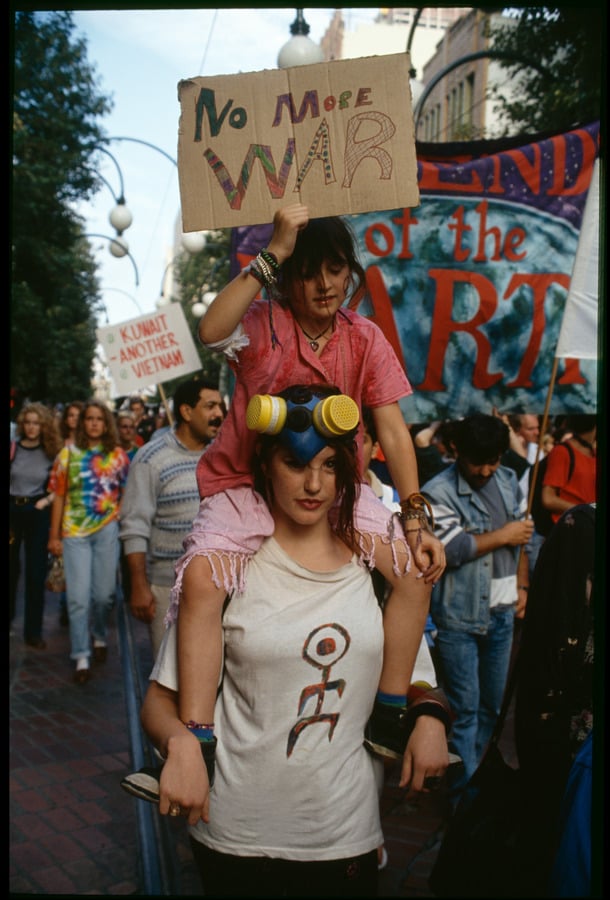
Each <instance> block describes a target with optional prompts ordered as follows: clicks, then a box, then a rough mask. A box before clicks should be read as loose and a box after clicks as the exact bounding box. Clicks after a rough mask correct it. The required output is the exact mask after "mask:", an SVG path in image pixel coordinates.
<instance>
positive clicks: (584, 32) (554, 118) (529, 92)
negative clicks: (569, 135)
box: [490, 5, 606, 133]
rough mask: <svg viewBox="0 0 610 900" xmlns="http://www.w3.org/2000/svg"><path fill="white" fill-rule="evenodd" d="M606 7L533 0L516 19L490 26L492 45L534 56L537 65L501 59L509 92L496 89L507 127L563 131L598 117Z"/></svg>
mask: <svg viewBox="0 0 610 900" xmlns="http://www.w3.org/2000/svg"><path fill="white" fill-rule="evenodd" d="M603 9H604V8H603V7H602V6H600V7H585V8H583V7H580V6H577V5H575V6H565V7H544V6H529V7H525V8H523V9H518V10H514V11H513V13H514V16H515V18H516V21H514V22H513V23H511V24H510V25H501V26H496V27H492V28H491V29H490V39H491V46H492V47H493V49H494V50H498V51H501V52H503V53H506V54H513V55H517V56H519V57H520V58H521V59H526V60H532V61H533V62H535V63H536V65H537V66H538V67H539V68H533V67H531V66H530V67H527V68H523V65H522V64H518V63H507V62H503V63H502V65H503V67H504V68H506V69H507V70H508V72H509V74H510V75H511V77H512V79H513V81H512V85H511V92H510V96H509V95H508V94H507V95H504V94H502V93H501V91H500V90H499V89H498V88H496V89H495V90H492V94H493V97H494V100H495V101H496V104H497V105H496V110H497V112H498V113H499V115H500V118H501V120H502V122H503V123H504V124H505V132H506V133H508V131H509V130H510V131H512V132H513V133H515V132H517V133H534V132H545V131H549V130H551V129H552V130H557V131H564V130H566V131H567V130H568V129H570V128H573V127H574V126H577V125H586V124H589V123H590V122H595V121H597V120H598V119H599V118H600V113H601V90H602V84H603V75H602V72H603V66H602V42H603V41H604V40H605V34H606V28H605V23H604V19H605V14H604V11H603Z"/></svg>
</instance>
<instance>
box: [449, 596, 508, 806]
mask: <svg viewBox="0 0 610 900" xmlns="http://www.w3.org/2000/svg"><path fill="white" fill-rule="evenodd" d="M514 623H515V608H514V606H508V607H507V606H500V607H496V608H495V609H492V610H491V616H490V623H489V628H488V631H487V634H471V633H470V632H467V631H447V630H446V629H444V628H439V629H438V633H437V635H436V651H437V653H438V657H439V660H440V665H441V676H442V678H441V680H442V687H443V689H444V691H445V693H446V695H447V699H448V701H449V705H450V706H451V709H452V710H453V712H454V714H455V720H454V722H453V728H452V734H451V740H450V743H451V745H452V748H453V750H454V751H455V752H456V753H457V754H458V755H459V756H461V757H462V760H463V761H464V768H463V770H462V768H461V766H460V767H459V769H460V771H459V772H458V773H457V774H456V778H455V781H454V782H453V783H452V784H451V785H450V788H451V790H452V792H454V793H458V792H459V791H460V790H461V788H463V787H464V786H465V785H466V783H467V782H468V781H469V779H470V778H471V777H472V775H474V773H475V771H476V768H477V766H478V764H479V763H480V761H481V758H482V756H483V751H484V750H485V748H486V746H487V743H488V741H489V739H490V737H491V733H492V731H493V728H494V725H495V723H496V720H497V718H498V714H499V712H500V707H501V706H502V697H503V696H504V688H505V686H506V678H507V675H508V667H509V664H510V655H511V647H512V643H513V630H514ZM456 768H457V767H456Z"/></svg>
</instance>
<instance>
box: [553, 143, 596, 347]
mask: <svg viewBox="0 0 610 900" xmlns="http://www.w3.org/2000/svg"><path fill="white" fill-rule="evenodd" d="M598 301H599V159H596V160H595V163H594V166H593V174H592V176H591V185H590V187H589V193H588V194H587V199H586V202H585V209H584V213H583V217H582V225H581V229H580V236H579V238H578V247H577V249H576V257H575V259H574V268H573V270H572V278H571V280H570V290H569V291H568V297H567V300H566V306H565V310H564V313H563V320H562V322H561V330H560V332H559V340H558V341H557V350H556V351H555V356H556V357H558V358H559V359H565V358H566V357H569V358H570V359H597V307H598Z"/></svg>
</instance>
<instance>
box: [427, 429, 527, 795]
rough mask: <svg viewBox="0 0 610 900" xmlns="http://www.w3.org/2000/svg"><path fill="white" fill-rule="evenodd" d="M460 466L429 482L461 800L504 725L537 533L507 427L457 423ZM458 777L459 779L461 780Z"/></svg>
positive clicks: (441, 656) (443, 665)
mask: <svg viewBox="0 0 610 900" xmlns="http://www.w3.org/2000/svg"><path fill="white" fill-rule="evenodd" d="M451 443H452V447H453V449H454V451H455V454H456V461H455V462H454V463H452V464H451V465H450V466H449V467H448V468H447V469H444V470H443V471H442V472H440V473H439V474H438V475H435V476H434V478H431V479H430V480H429V481H427V482H426V484H425V485H424V487H423V488H422V493H423V494H424V496H425V497H426V498H427V500H428V501H429V502H430V503H431V505H432V509H433V512H434V522H435V534H436V536H437V537H438V538H440V540H441V541H442V543H443V544H444V547H445V554H446V558H447V569H446V571H445V573H444V575H443V577H442V578H441V579H440V581H439V583H438V584H437V585H436V586H435V587H434V589H433V591H432V599H431V602H430V613H431V615H432V619H433V621H434V624H435V626H436V629H437V634H436V639H435V647H436V653H437V659H438V661H439V665H440V670H441V671H440V672H439V682H440V684H441V686H442V688H443V689H444V691H445V693H446V695H447V699H448V700H449V705H450V706H451V709H452V711H453V713H454V715H455V719H454V722H453V730H452V737H451V741H450V750H452V752H454V753H456V754H457V755H458V756H461V758H462V759H463V761H464V768H463V769H461V770H460V771H459V772H457V771H456V772H455V775H453V773H450V777H449V781H450V792H451V795H452V797H451V799H452V801H453V803H454V804H455V803H457V801H458V799H459V794H460V793H461V790H462V788H463V787H464V786H465V784H466V783H467V782H468V780H469V779H470V778H471V776H472V775H473V774H474V772H475V770H476V768H477V766H478V764H479V762H480V761H481V758H482V756H483V752H484V750H485V747H486V746H487V743H488V741H489V738H490V737H491V733H492V731H493V727H494V725H495V723H496V720H497V717H498V714H499V712H500V706H501V704H502V697H503V695H504V687H505V684H506V678H507V674H508V668H509V663H510V658H511V649H512V643H513V631H514V622H515V614H516V613H519V612H522V610H523V609H524V608H525V603H526V601H527V589H528V585H529V578H528V560H527V555H526V553H521V554H520V549H521V547H523V546H524V545H526V544H527V543H528V541H529V539H530V538H531V536H532V532H533V528H534V525H533V522H532V521H531V519H529V520H526V519H525V512H526V508H527V499H526V497H525V496H524V494H523V492H522V490H521V488H520V487H519V483H518V481H517V476H516V474H515V472H514V471H513V470H512V469H509V468H507V467H505V466H502V465H501V463H500V460H501V457H502V454H503V453H504V452H505V451H506V450H507V448H508V444H509V430H508V426H507V425H506V424H505V423H504V422H503V421H502V419H500V418H497V417H496V416H490V415H485V414H484V413H474V414H473V415H470V416H467V417H466V418H464V419H461V420H459V421H456V422H453V424H452V428H451ZM452 776H453V777H452Z"/></svg>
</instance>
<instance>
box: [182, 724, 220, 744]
mask: <svg viewBox="0 0 610 900" xmlns="http://www.w3.org/2000/svg"><path fill="white" fill-rule="evenodd" d="M184 724H185V726H186V727H187V728H188V730H189V731H190V732H191V734H193V735H194V736H195V737H196V738H197V740H198V741H199V742H204V741H213V740H214V723H213V722H210V723H209V724H205V723H203V722H193V720H192V719H190V720H189V721H188V722H185V723H184Z"/></svg>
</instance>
